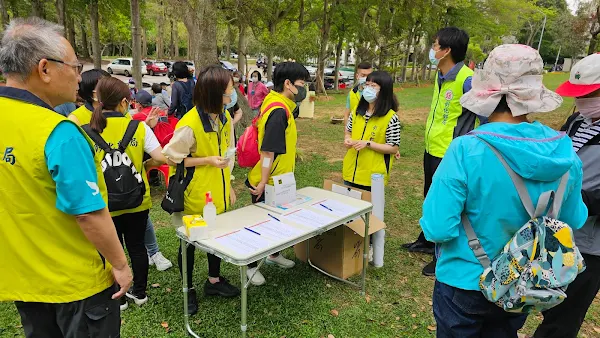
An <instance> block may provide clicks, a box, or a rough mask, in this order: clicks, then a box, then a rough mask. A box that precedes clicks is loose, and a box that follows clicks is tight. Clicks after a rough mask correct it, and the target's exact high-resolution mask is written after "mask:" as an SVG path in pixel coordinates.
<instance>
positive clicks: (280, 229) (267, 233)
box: [248, 220, 302, 242]
mask: <svg viewBox="0 0 600 338" xmlns="http://www.w3.org/2000/svg"><path fill="white" fill-rule="evenodd" d="M248 228H250V229H252V231H256V232H258V233H259V234H260V235H261V236H264V237H265V238H268V239H271V240H274V241H276V242H281V241H286V240H290V239H292V238H296V237H299V236H300V235H302V231H300V230H298V229H296V228H294V227H291V226H289V225H287V224H285V223H281V222H278V221H275V220H268V221H264V222H261V223H258V224H256V225H253V226H250V227H248Z"/></svg>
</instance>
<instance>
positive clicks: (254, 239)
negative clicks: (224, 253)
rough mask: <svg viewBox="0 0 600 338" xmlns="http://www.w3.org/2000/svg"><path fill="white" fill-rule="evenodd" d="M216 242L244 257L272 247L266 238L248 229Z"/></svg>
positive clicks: (224, 236) (220, 238)
mask: <svg viewBox="0 0 600 338" xmlns="http://www.w3.org/2000/svg"><path fill="white" fill-rule="evenodd" d="M215 241H217V242H218V243H219V244H221V245H223V246H225V247H226V248H228V249H231V250H233V251H235V252H237V253H239V254H243V255H251V254H255V253H256V252H259V251H261V250H264V249H265V248H267V247H269V246H271V245H270V244H269V242H268V241H267V240H266V239H265V238H262V237H261V236H260V235H258V234H255V233H253V232H251V231H248V230H246V229H241V230H238V231H236V232H232V233H230V234H227V235H223V236H221V237H217V238H215Z"/></svg>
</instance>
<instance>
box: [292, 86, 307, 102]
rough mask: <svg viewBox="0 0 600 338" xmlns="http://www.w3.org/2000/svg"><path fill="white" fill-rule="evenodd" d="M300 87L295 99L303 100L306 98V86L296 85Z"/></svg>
mask: <svg viewBox="0 0 600 338" xmlns="http://www.w3.org/2000/svg"><path fill="white" fill-rule="evenodd" d="M295 87H296V89H298V94H295V95H294V101H296V102H302V101H304V99H305V98H306V88H305V87H303V86H295Z"/></svg>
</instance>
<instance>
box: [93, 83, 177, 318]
mask: <svg viewBox="0 0 600 338" xmlns="http://www.w3.org/2000/svg"><path fill="white" fill-rule="evenodd" d="M96 96H97V98H98V105H97V106H96V108H95V109H94V113H93V114H92V118H91V120H90V124H89V127H90V129H91V131H93V132H95V133H97V134H99V135H100V136H101V137H102V139H103V140H104V141H105V142H106V143H108V145H109V146H110V147H111V148H112V149H116V148H117V147H118V146H117V145H118V144H119V142H120V141H121V140H122V139H123V137H124V135H125V133H126V131H127V129H128V126H129V125H130V122H132V123H138V122H137V121H131V120H130V119H128V118H126V117H125V115H124V114H125V112H126V111H127V110H128V108H129V104H130V100H131V97H130V94H129V88H127V85H126V84H124V83H123V82H122V81H121V80H119V79H117V78H113V77H109V78H102V79H100V81H98V85H97V86H96ZM86 132H87V130H86ZM88 134H90V133H89V132H88ZM90 136H91V135H90ZM92 138H93V137H92ZM94 143H95V145H94V148H95V150H96V154H95V159H96V161H97V162H101V163H102V168H103V170H104V169H106V167H107V163H106V162H107V161H108V159H109V157H110V154H108V155H107V154H106V153H105V151H104V150H103V149H101V148H102V147H101V146H100V145H99V144H98V142H94ZM144 153H147V154H149V155H150V156H151V159H149V160H147V161H146V162H144V161H143V158H144ZM125 154H126V155H127V156H128V157H129V159H130V160H131V164H130V166H131V167H132V172H135V173H136V177H137V178H138V179H140V178H141V180H142V181H143V186H144V188H145V189H143V196H142V198H141V200H140V201H141V203H140V204H139V205H138V206H135V207H132V208H131V209H124V210H118V211H114V210H111V209H114V208H112V207H111V202H112V201H111V191H110V186H111V182H110V181H109V180H108V176H106V175H105V179H106V182H107V186H108V187H109V189H108V190H109V198H108V204H109V211H110V214H111V216H112V218H113V222H114V223H115V227H116V228H117V234H118V236H119V240H120V241H121V243H123V240H124V241H125V246H126V247H127V251H128V252H129V256H130V257H131V265H132V268H133V287H132V288H131V290H130V291H129V292H127V294H126V295H127V297H128V298H131V299H133V300H134V302H135V303H136V304H137V305H140V306H141V305H143V304H145V303H146V302H147V301H148V297H147V296H146V285H147V283H148V254H147V252H146V247H145V245H144V235H145V232H146V222H147V220H148V213H149V211H150V208H151V207H152V200H151V199H150V187H149V185H148V181H147V179H146V169H145V168H146V167H148V168H149V167H155V166H159V165H162V164H164V163H165V162H166V159H165V157H164V156H163V155H162V148H161V147H160V143H159V142H158V140H157V139H156V136H154V133H153V132H152V129H150V127H149V126H148V125H146V124H145V123H144V122H139V125H137V128H136V129H135V133H134V134H133V137H132V138H131V141H130V142H129V143H128V145H127V148H125ZM123 158H124V157H123ZM111 162H112V165H113V166H114V165H117V164H115V162H116V161H111ZM120 163H121V162H120V161H119V164H120ZM123 163H126V161H125V160H123ZM105 173H106V172H105ZM140 176H141V177H140ZM121 177H123V175H121ZM121 177H118V178H116V179H115V181H117V180H119V179H121ZM124 179H127V177H125V178H124ZM126 308H127V300H126V299H125V298H121V310H125V309H126Z"/></svg>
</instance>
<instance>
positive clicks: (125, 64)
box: [106, 58, 148, 76]
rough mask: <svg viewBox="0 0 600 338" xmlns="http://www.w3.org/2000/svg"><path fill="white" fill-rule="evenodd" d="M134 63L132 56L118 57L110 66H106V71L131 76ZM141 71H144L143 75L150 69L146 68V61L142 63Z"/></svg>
mask: <svg viewBox="0 0 600 338" xmlns="http://www.w3.org/2000/svg"><path fill="white" fill-rule="evenodd" d="M132 64H133V59H132V58H118V59H116V60H114V61H113V62H111V63H110V64H109V65H108V67H106V71H107V72H108V73H109V74H123V75H125V76H131V75H132V74H133V71H132V68H131V67H132V66H131V65H132ZM140 71H141V72H142V76H144V75H146V74H148V71H147V70H146V64H145V63H144V62H142V63H141V64H140Z"/></svg>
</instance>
